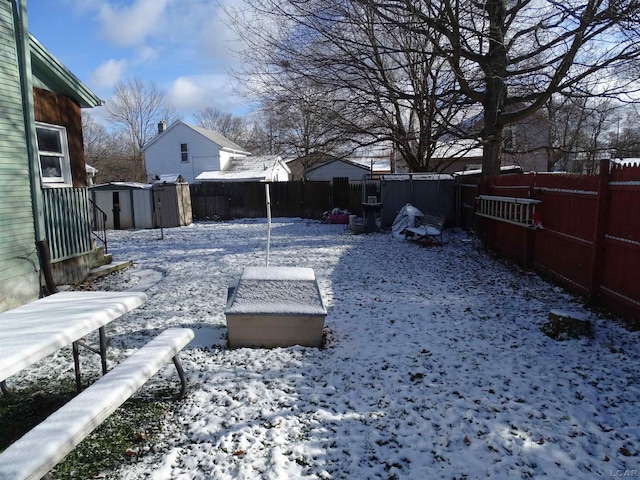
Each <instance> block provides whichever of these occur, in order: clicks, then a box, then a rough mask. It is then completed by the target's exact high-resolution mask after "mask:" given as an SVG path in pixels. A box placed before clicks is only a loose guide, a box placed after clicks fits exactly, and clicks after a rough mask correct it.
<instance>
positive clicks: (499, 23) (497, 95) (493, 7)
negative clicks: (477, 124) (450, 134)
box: [482, 0, 507, 177]
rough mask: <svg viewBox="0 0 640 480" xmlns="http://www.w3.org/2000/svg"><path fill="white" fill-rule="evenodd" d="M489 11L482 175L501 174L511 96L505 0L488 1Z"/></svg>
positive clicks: (487, 8) (485, 68) (485, 67)
mask: <svg viewBox="0 0 640 480" xmlns="http://www.w3.org/2000/svg"><path fill="white" fill-rule="evenodd" d="M485 9H486V11H487V16H488V17H489V51H488V52H487V55H486V60H487V62H486V65H485V66H484V73H485V79H486V80H485V87H486V91H485V97H484V102H483V105H482V106H483V109H484V127H483V129H482V144H483V153H482V176H483V177H489V176H493V175H499V174H500V162H501V160H502V146H503V138H502V131H503V129H504V125H503V124H502V123H501V116H502V113H503V109H504V102H505V98H506V97H507V86H506V84H505V79H506V76H507V48H506V47H505V42H504V37H505V32H504V29H505V28H506V27H505V19H506V15H507V11H506V5H505V0H488V1H487V3H486V5H485Z"/></svg>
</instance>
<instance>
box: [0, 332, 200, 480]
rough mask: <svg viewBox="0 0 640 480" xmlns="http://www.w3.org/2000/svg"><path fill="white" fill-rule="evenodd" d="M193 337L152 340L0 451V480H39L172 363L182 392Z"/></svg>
mask: <svg viewBox="0 0 640 480" xmlns="http://www.w3.org/2000/svg"><path fill="white" fill-rule="evenodd" d="M193 337H194V334H193V331H192V330H191V329H188V328H170V329H167V330H165V331H164V332H162V333H161V334H160V335H158V336H157V337H155V338H154V339H153V340H151V341H150V342H149V343H147V344H146V345H145V346H143V347H142V348H141V349H139V350H138V351H136V352H135V353H134V354H132V355H131V356H130V357H128V358H127V359H126V360H124V361H123V362H122V363H120V364H118V365H116V367H114V368H113V369H112V370H111V371H110V372H108V373H107V374H106V375H105V376H103V377H102V378H100V379H99V380H97V381H96V382H95V383H93V384H92V385H91V386H90V387H88V388H87V389H85V390H84V391H83V392H82V393H80V394H79V395H77V396H76V397H74V398H73V399H72V400H71V401H69V402H68V403H66V404H65V405H64V406H62V407H61V408H60V409H59V410H57V411H55V412H54V413H52V414H51V415H50V416H49V417H47V418H46V419H45V420H44V421H42V422H41V423H40V424H39V425H37V426H36V427H34V428H33V429H32V430H30V431H29V432H27V433H26V434H25V435H24V436H23V437H22V438H20V439H19V440H17V441H16V442H14V443H13V444H11V445H10V446H9V447H8V448H7V449H6V450H4V451H3V452H2V453H0V479H2V480H24V479H40V478H42V477H43V476H45V475H46V474H47V472H48V471H49V470H51V469H52V468H53V467H54V466H55V465H56V464H57V463H59V462H60V461H61V460H62V459H63V458H64V457H65V456H66V455H67V454H68V453H69V452H71V450H73V449H74V448H75V447H76V445H78V444H79V443H80V442H81V441H82V440H83V439H84V438H85V437H86V436H87V435H89V434H90V433H91V432H92V431H93V430H95V429H96V428H97V427H98V426H99V425H100V424H101V423H102V422H103V421H104V420H106V419H107V417H108V416H109V415H111V414H112V413H113V412H114V411H115V410H116V409H117V408H118V407H119V406H120V405H122V404H123V403H124V402H125V401H126V400H127V399H128V398H129V397H131V395H133V393H134V392H135V391H136V390H138V389H139V388H140V387H142V385H144V384H145V383H146V382H147V380H149V379H150V378H151V377H152V376H153V375H155V374H156V373H157V372H158V371H159V370H160V369H161V368H162V367H164V366H165V365H166V364H167V363H168V362H169V361H170V360H171V359H173V363H174V365H175V367H176V369H177V371H178V375H179V377H180V382H181V389H180V393H179V394H178V395H177V398H180V397H182V395H183V394H184V392H185V390H186V377H185V374H184V371H183V369H182V365H181V363H180V359H179V357H178V352H180V350H182V349H183V348H184V347H185V346H186V345H187V344H188V343H189V342H190V341H191V339H192V338H193Z"/></svg>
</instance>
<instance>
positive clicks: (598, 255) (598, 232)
mask: <svg viewBox="0 0 640 480" xmlns="http://www.w3.org/2000/svg"><path fill="white" fill-rule="evenodd" d="M609 178H610V174H609V160H600V172H599V181H598V195H597V200H596V215H595V217H596V224H595V228H594V239H593V251H592V254H591V282H590V285H589V302H590V303H592V304H595V303H597V302H598V292H599V290H600V286H601V285H602V274H603V271H604V248H605V235H606V233H607V226H608V222H609Z"/></svg>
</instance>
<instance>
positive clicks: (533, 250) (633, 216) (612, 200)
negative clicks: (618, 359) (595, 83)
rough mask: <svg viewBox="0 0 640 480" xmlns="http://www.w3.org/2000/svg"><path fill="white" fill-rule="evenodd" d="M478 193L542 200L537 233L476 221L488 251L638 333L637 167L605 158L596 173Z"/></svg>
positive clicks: (506, 184)
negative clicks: (628, 323) (577, 296)
mask: <svg viewBox="0 0 640 480" xmlns="http://www.w3.org/2000/svg"><path fill="white" fill-rule="evenodd" d="M467 190H468V189H467ZM480 190H481V192H482V193H483V194H485V195H492V196H500V197H517V198H529V199H535V200H539V201H540V202H541V203H540V204H538V205H537V206H536V211H537V212H538V213H539V216H540V217H539V218H540V220H541V222H542V228H539V229H537V228H531V227H526V226H520V225H515V224H513V223H509V222H506V221H503V220H499V219H492V218H479V219H478V220H479V227H480V231H481V232H482V236H483V239H484V240H485V242H486V245H487V246H488V247H489V248H492V249H495V250H496V251H498V252H500V253H502V254H504V255H506V256H508V257H510V258H511V259H513V260H515V261H517V262H519V263H521V264H522V265H524V266H527V267H531V268H533V269H534V270H536V271H537V272H539V273H540V274H542V275H544V276H546V277H551V278H552V279H553V280H554V281H556V282H557V283H559V284H560V285H562V286H563V287H565V288H566V289H567V290H569V291H572V292H574V293H577V294H580V295H583V296H584V297H586V298H587V299H588V300H590V301H591V302H593V303H594V304H601V305H602V306H604V307H605V308H606V309H608V310H610V311H611V312H613V313H615V314H617V315H620V316H622V317H624V318H627V319H629V320H631V323H632V324H633V326H634V327H636V328H640V166H639V165H633V166H621V165H617V164H612V165H610V163H609V162H608V161H604V162H602V163H601V165H600V174H598V175H566V174H555V173H529V174H523V175H504V176H500V177H494V178H492V179H491V180H490V181H489V182H488V184H486V185H483V186H482V187H480ZM469 193H470V192H469V191H467V192H466V193H465V194H466V195H467V196H468V195H469Z"/></svg>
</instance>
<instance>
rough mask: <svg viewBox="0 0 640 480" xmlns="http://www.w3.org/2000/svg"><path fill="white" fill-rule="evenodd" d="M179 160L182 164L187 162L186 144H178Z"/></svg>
mask: <svg viewBox="0 0 640 480" xmlns="http://www.w3.org/2000/svg"><path fill="white" fill-rule="evenodd" d="M180 158H181V160H182V161H183V162H188V161H189V147H188V146H187V144H186V143H181V144H180Z"/></svg>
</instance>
